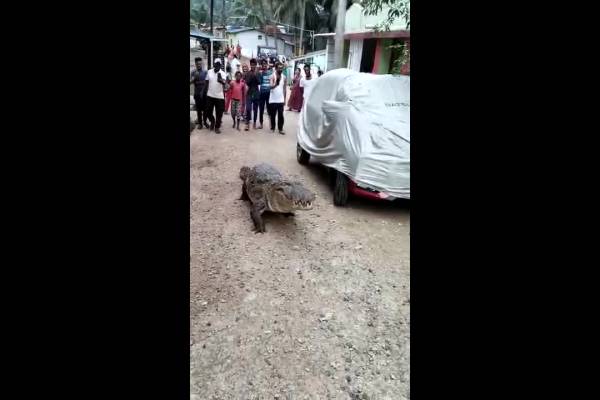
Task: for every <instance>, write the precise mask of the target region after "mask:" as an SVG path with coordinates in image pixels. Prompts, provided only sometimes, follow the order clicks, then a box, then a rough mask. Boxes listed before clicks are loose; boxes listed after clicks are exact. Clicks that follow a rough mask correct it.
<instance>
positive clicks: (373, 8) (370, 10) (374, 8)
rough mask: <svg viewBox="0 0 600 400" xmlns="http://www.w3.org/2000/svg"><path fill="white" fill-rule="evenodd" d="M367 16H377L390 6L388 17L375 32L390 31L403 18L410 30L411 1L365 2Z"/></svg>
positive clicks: (372, 0)
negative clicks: (395, 22)
mask: <svg viewBox="0 0 600 400" xmlns="http://www.w3.org/2000/svg"><path fill="white" fill-rule="evenodd" d="M361 4H362V6H363V7H364V13H365V15H376V14H378V13H380V12H381V11H382V10H383V7H384V6H388V7H389V9H388V15H387V17H386V19H385V20H383V21H382V22H381V23H380V24H379V25H378V26H376V27H375V30H386V31H389V30H390V26H391V25H392V24H393V23H394V21H395V20H397V19H398V18H403V19H404V22H405V23H406V29H408V30H410V0H363V1H362V3H361Z"/></svg>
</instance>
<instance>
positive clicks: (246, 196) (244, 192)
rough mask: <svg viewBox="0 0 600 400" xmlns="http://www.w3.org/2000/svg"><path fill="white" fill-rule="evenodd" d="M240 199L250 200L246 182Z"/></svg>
mask: <svg viewBox="0 0 600 400" xmlns="http://www.w3.org/2000/svg"><path fill="white" fill-rule="evenodd" d="M239 200H250V197H248V192H246V184H245V183H242V195H241V196H240V198H239Z"/></svg>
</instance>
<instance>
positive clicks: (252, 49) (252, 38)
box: [227, 28, 294, 58]
mask: <svg viewBox="0 0 600 400" xmlns="http://www.w3.org/2000/svg"><path fill="white" fill-rule="evenodd" d="M227 39H228V40H229V45H230V46H237V45H238V43H239V45H240V46H241V47H242V56H243V57H246V58H253V57H256V56H257V54H256V53H257V49H258V46H270V47H277V54H281V55H284V56H286V57H291V56H292V55H293V52H294V44H293V43H291V42H286V41H285V40H283V39H281V38H277V46H275V37H273V36H271V35H268V41H269V43H268V44H267V35H265V33H264V32H262V31H259V30H258V29H254V28H232V29H228V30H227Z"/></svg>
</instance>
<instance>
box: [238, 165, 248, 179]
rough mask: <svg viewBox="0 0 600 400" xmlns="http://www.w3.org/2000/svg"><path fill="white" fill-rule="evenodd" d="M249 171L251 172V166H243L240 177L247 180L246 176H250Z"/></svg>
mask: <svg viewBox="0 0 600 400" xmlns="http://www.w3.org/2000/svg"><path fill="white" fill-rule="evenodd" d="M249 173H250V168H249V167H242V168H240V178H241V179H242V180H246V177H247V176H248V174H249Z"/></svg>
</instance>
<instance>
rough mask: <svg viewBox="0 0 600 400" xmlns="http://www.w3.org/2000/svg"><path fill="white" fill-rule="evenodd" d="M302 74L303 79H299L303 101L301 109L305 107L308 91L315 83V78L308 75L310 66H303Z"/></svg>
mask: <svg viewBox="0 0 600 400" xmlns="http://www.w3.org/2000/svg"><path fill="white" fill-rule="evenodd" d="M304 74H305V77H304V78H301V79H300V87H301V88H304V96H303V97H304V100H303V108H304V105H306V100H307V99H308V96H309V95H310V91H311V90H312V87H313V86H314V84H315V82H316V80H317V79H316V78H313V77H312V75H311V73H310V64H304Z"/></svg>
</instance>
